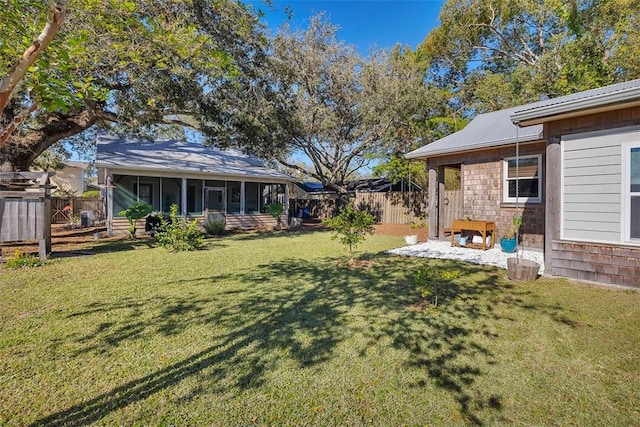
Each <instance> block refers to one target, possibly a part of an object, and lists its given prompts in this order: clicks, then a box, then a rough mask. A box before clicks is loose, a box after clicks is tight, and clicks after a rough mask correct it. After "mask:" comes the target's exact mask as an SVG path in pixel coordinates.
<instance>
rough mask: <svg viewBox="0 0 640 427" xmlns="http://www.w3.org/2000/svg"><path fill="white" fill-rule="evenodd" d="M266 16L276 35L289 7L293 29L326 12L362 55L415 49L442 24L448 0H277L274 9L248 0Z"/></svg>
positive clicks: (248, 0) (258, 0) (344, 36)
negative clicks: (374, 49)
mask: <svg viewBox="0 0 640 427" xmlns="http://www.w3.org/2000/svg"><path fill="white" fill-rule="evenodd" d="M244 2H245V3H248V4H251V5H252V6H253V7H254V8H256V9H261V10H263V11H264V12H265V13H266V15H265V17H264V18H263V21H264V22H265V23H266V24H267V25H268V26H269V28H271V29H272V30H273V31H275V30H276V29H277V27H278V26H280V25H281V24H282V23H283V22H284V21H285V19H286V14H285V7H286V6H289V8H290V9H291V10H292V11H293V18H292V20H291V25H292V27H293V28H298V29H306V28H307V27H308V25H309V17H311V16H314V15H316V14H318V13H320V12H323V11H324V12H325V13H326V16H327V17H328V18H329V21H330V22H331V23H333V24H335V25H338V26H339V27H340V30H339V31H338V38H339V39H341V40H344V41H345V42H346V43H347V44H353V45H355V46H357V48H358V50H359V51H360V52H361V53H362V54H366V53H368V51H369V48H371V47H374V46H375V47H378V48H389V47H393V46H395V45H396V44H397V43H400V44H401V45H402V46H405V45H409V46H410V47H411V48H412V49H415V48H416V46H417V45H418V44H420V42H422V40H424V38H425V37H426V35H427V34H428V33H429V31H430V30H431V29H432V28H433V27H436V26H437V25H438V24H439V21H438V15H439V13H440V8H442V5H443V4H444V2H445V1H444V0H324V1H318V0H285V1H280V0H274V1H273V2H272V7H271V8H269V7H268V6H266V5H264V4H263V3H262V2H261V1H260V0H244Z"/></svg>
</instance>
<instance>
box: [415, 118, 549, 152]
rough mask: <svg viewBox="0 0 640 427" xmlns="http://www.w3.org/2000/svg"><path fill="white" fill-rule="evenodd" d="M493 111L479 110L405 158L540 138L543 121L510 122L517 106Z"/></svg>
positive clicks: (470, 149) (490, 146)
mask: <svg viewBox="0 0 640 427" xmlns="http://www.w3.org/2000/svg"><path fill="white" fill-rule="evenodd" d="M517 108H518V107H516V108H508V109H506V110H499V111H494V112H492V113H486V114H480V115H478V116H477V117H476V118H475V119H473V120H472V121H471V122H470V123H469V124H468V125H467V126H466V127H465V128H464V129H462V130H460V131H458V132H456V133H453V134H451V135H449V136H446V137H444V138H442V139H439V140H437V141H434V142H432V143H431V144H427V145H425V146H423V147H420V148H418V149H417V150H414V151H412V152H410V153H408V154H406V156H405V157H406V158H408V159H416V158H425V157H433V156H438V155H443V154H453V153H459V152H464V151H472V150H479V149H485V148H492V147H500V146H503V145H510V144H515V142H516V140H517V141H519V142H530V141H537V140H539V139H541V138H542V125H533V126H527V127H523V128H518V127H517V126H516V125H514V124H513V123H512V122H511V114H513V112H514V111H515V110H516V109H517Z"/></svg>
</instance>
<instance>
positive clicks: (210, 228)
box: [204, 219, 227, 236]
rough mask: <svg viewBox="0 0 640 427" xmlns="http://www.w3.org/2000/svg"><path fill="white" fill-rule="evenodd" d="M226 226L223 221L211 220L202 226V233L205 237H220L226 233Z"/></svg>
mask: <svg viewBox="0 0 640 427" xmlns="http://www.w3.org/2000/svg"><path fill="white" fill-rule="evenodd" d="M226 228H227V227H226V225H225V223H224V221H219V220H216V219H214V220H212V221H207V222H206V223H205V224H204V232H205V233H206V234H207V236H222V235H223V234H224V233H225V231H226Z"/></svg>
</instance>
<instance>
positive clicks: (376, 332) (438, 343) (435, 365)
mask: <svg viewBox="0 0 640 427" xmlns="http://www.w3.org/2000/svg"><path fill="white" fill-rule="evenodd" d="M367 261H370V262H371V263H370V264H369V267H367V268H350V267H348V266H345V265H342V264H339V263H338V262H337V260H336V259H335V258H325V259H315V260H306V259H294V258H289V259H284V260H281V261H279V262H274V263H268V264H263V265H259V266H257V267H255V268H252V269H248V270H246V271H242V272H239V273H235V274H233V273H230V274H228V275H226V276H224V277H225V278H229V279H232V280H234V281H236V282H241V283H243V284H245V286H244V287H243V288H242V289H241V290H238V289H227V288H216V287H215V286H212V287H211V291H210V292H208V293H207V296H206V297H203V296H202V294H195V293H194V294H185V295H179V296H162V297H160V296H154V297H152V298H149V299H146V300H134V299H133V298H131V297H123V298H121V299H119V300H117V301H115V302H96V303H92V304H89V305H87V306H86V307H84V308H83V309H82V310H79V311H77V312H74V313H71V314H70V315H69V318H86V317H90V316H93V315H96V314H100V315H102V314H103V313H110V314H111V315H112V316H111V318H113V319H117V320H116V321H105V322H102V323H100V324H97V325H96V326H95V328H94V329H93V330H92V331H91V332H90V333H87V334H85V335H83V336H70V337H66V338H65V340H74V342H75V344H76V346H77V347H78V350H77V352H76V353H75V354H74V357H78V358H80V357H83V356H84V355H86V354H87V353H104V352H109V351H112V350H113V349H114V348H117V347H118V346H120V345H122V344H123V342H125V341H127V340H137V339H144V338H149V337H152V336H154V335H157V334H161V335H163V336H173V335H178V334H180V333H181V332H182V331H184V330H185V329H186V328H189V327H192V326H216V327H217V328H218V330H219V331H221V332H217V333H216V334H215V335H214V336H212V338H211V345H210V346H207V347H206V348H204V349H202V350H201V351H197V352H194V353H193V354H192V355H191V356H189V357H186V358H184V359H183V360H181V361H179V362H177V363H174V364H171V365H168V366H166V367H163V368H161V369H158V370H156V371H155V372H153V373H152V374H149V375H146V376H143V377H141V378H137V379H133V380H131V381H128V382H126V383H124V384H122V385H120V386H118V387H115V388H114V389H112V390H110V391H109V392H106V393H103V394H100V395H98V396H96V397H94V398H92V399H90V400H86V401H81V402H79V403H77V404H76V405H73V406H71V407H69V408H67V409H65V410H62V411H60V412H57V413H54V414H51V415H49V416H46V417H44V418H41V419H40V420H37V421H36V422H34V423H33V424H32V425H38V426H40V425H53V426H61V425H84V424H88V423H92V422H96V421H98V420H100V419H101V418H103V417H105V416H106V415H108V414H109V413H111V412H114V411H117V410H119V409H121V408H124V407H126V406H128V405H130V404H132V403H133V402H138V401H141V400H144V399H146V398H147V397H149V396H151V395H153V394H154V393H156V392H158V391H161V390H163V389H168V388H171V387H173V386H175V385H177V384H178V383H180V382H181V381H183V380H185V379H186V378H189V377H193V376H198V377H200V378H203V380H204V379H206V380H208V383H210V384H215V386H214V388H215V391H220V392H228V391H230V390H231V389H232V388H238V389H248V388H255V387H260V386H261V385H263V384H264V383H265V381H266V375H267V374H268V372H269V371H270V370H271V369H275V367H276V365H277V364H278V363H280V362H281V361H282V359H283V358H287V359H291V360H293V361H294V362H295V363H296V364H297V365H298V366H299V368H301V369H305V368H309V367H313V366H317V365H320V364H322V363H323V362H326V361H328V360H329V359H331V358H332V357H333V356H334V352H335V350H336V347H337V345H338V344H339V343H340V342H342V341H343V340H345V339H346V337H347V336H348V335H351V334H362V335H364V336H365V337H366V344H365V347H364V348H361V349H359V351H360V354H361V355H362V356H363V357H365V355H366V353H367V350H368V348H371V347H374V346H376V345H378V344H379V343H380V342H381V341H385V340H386V341H388V340H391V343H392V344H391V345H392V346H393V347H394V348H396V349H401V350H405V351H406V353H407V354H408V358H407V360H406V361H405V363H406V366H407V367H409V368H410V369H413V370H417V371H418V372H419V374H418V376H417V377H416V378H415V381H414V383H413V384H412V385H413V386H415V387H420V388H424V387H426V386H427V385H428V384H435V385H436V386H437V387H438V388H441V389H443V390H445V391H447V392H448V393H449V394H450V395H451V396H452V397H453V398H454V399H455V400H456V401H457V402H458V404H459V406H460V410H461V413H462V414H463V416H464V417H465V419H466V421H467V422H468V423H470V424H476V425H480V424H482V420H481V419H480V416H479V415H478V414H479V411H481V410H482V411H485V410H486V409H487V408H490V409H491V410H494V411H500V410H501V408H502V403H501V402H502V397H501V396H496V395H487V394H486V392H485V391H484V390H482V389H480V388H479V386H478V385H477V384H476V382H477V379H478V378H479V377H480V376H482V375H484V373H485V371H484V369H486V366H488V365H490V364H493V363H495V357H494V354H493V352H492V350H491V348H490V345H486V344H484V343H486V342H487V341H489V342H490V341H491V340H492V339H497V338H499V337H498V336H497V335H495V333H494V332H493V331H492V330H491V329H490V328H489V326H487V325H488V324H490V322H489V320H492V319H502V317H501V315H500V314H499V313H498V312H497V311H496V310H494V308H493V307H494V305H496V304H499V303H501V302H503V301H504V300H505V299H508V300H509V303H510V304H522V305H523V306H525V305H526V304H528V302H527V301H526V298H524V297H525V296H524V295H521V294H520V293H521V292H522V290H520V289H518V288H517V287H515V286H514V285H512V284H510V283H506V282H504V280H502V275H503V274H502V273H501V270H499V269H495V268H490V267H483V266H478V265H475V264H465V263H459V262H453V261H441V260H426V261H425V260H407V259H404V258H403V262H398V259H397V258H396V257H391V256H387V255H383V254H377V255H373V256H368V257H367ZM425 262H428V263H436V264H438V265H442V266H445V267H447V268H455V269H459V270H461V271H462V273H463V274H462V277H464V278H465V279H464V280H456V281H452V282H451V283H449V285H448V286H449V289H448V292H449V294H450V295H451V298H450V299H449V300H448V301H449V303H448V304H447V306H446V307H445V308H442V309H441V310H438V311H433V312H421V311H415V310H411V309H410V307H411V305H412V304H413V303H415V302H416V301H417V300H418V299H419V292H418V291H417V288H416V285H415V284H414V283H413V269H414V268H415V267H417V266H418V265H421V264H422V263H425ZM220 280H221V276H210V277H199V278H194V279H189V280H186V281H184V282H180V283H181V284H183V285H184V284H199V285H200V284H207V283H211V284H212V285H215V284H216V283H217V282H219V281H220ZM174 285H175V283H174ZM354 307H355V308H357V309H358V311H357V312H358V313H362V312H364V313H369V314H365V316H369V317H370V318H368V319H367V320H368V321H367V322H366V323H365V326H357V325H362V323H357V324H354V323H353V322H352V318H351V316H352V315H353V314H352V309H353V308H354ZM362 309H364V310H362ZM532 309H541V310H543V312H544V310H548V313H549V315H550V316H551V317H552V318H553V314H554V309H553V308H552V307H546V306H538V307H537V308H536V307H533V308H532ZM149 312H152V313H153V315H151V316H149V315H145V313H149ZM507 320H508V319H507ZM211 329H213V328H211ZM478 337H483V338H484V339H483V340H480V339H479V338H478ZM237 372H240V373H241V374H239V375H238V374H235V373H237ZM198 392H199V391H198V390H197V389H195V390H193V391H192V393H193V394H197V393H198ZM208 392H211V389H209V390H208Z"/></svg>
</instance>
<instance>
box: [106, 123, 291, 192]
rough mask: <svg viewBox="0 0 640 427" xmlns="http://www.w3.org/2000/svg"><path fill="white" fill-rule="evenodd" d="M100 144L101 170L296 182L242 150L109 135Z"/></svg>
mask: <svg viewBox="0 0 640 427" xmlns="http://www.w3.org/2000/svg"><path fill="white" fill-rule="evenodd" d="M97 142H98V149H97V153H96V166H98V167H108V168H110V169H134V170H140V171H160V172H162V171H180V172H186V173H194V174H203V175H204V174H208V175H219V176H225V177H237V178H270V179H271V178H273V179H279V180H289V181H292V180H293V178H292V177H290V176H289V175H286V174H283V173H281V172H278V171H276V170H274V169H272V168H269V167H267V166H265V164H264V163H263V162H262V161H260V160H259V159H257V158H255V157H251V156H248V155H246V154H243V153H242V152H241V151H239V150H223V151H222V150H220V151H219V150H214V149H212V148H209V147H205V146H203V145H202V144H196V143H189V142H184V141H173V140H161V141H155V142H147V141H142V140H138V139H128V138H120V137H118V136H115V135H111V134H105V133H99V134H98V136H97Z"/></svg>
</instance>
